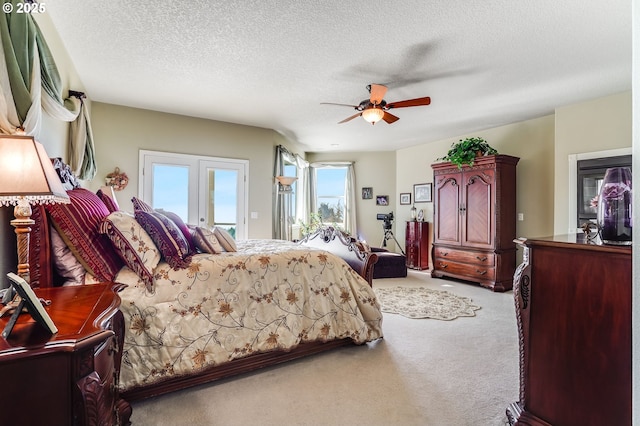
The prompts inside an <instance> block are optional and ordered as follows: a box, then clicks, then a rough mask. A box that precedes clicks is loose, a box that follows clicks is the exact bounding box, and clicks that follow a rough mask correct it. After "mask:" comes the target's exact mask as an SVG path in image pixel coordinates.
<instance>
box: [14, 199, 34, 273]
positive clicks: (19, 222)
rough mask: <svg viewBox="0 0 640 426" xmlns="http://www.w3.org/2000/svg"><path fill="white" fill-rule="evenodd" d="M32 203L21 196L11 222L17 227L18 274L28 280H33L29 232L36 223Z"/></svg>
mask: <svg viewBox="0 0 640 426" xmlns="http://www.w3.org/2000/svg"><path fill="white" fill-rule="evenodd" d="M31 213H32V210H31V205H30V204H29V202H28V201H27V200H26V199H24V198H21V199H20V201H18V204H17V205H16V206H15V208H14V209H13V215H14V216H15V219H13V220H12V221H11V222H10V223H11V225H12V226H13V227H14V228H16V238H17V242H18V245H17V249H18V275H19V276H20V277H21V278H22V279H24V280H25V281H26V282H28V283H30V282H31V276H30V273H29V238H30V236H29V234H30V233H31V225H33V224H35V222H34V221H33V219H31Z"/></svg>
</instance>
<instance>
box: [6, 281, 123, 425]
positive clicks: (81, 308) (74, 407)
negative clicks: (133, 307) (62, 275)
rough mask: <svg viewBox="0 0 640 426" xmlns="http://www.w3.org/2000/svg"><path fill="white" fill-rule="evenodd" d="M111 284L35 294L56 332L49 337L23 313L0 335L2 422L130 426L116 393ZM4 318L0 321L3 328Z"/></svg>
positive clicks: (119, 333) (117, 327) (118, 343)
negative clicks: (46, 302)
mask: <svg viewBox="0 0 640 426" xmlns="http://www.w3.org/2000/svg"><path fill="white" fill-rule="evenodd" d="M116 290H117V286H116V285H115V284H112V283H103V284H93V285H84V286H73V287H60V288H43V289H35V290H34V291H35V293H36V295H37V296H38V297H41V298H44V299H48V300H51V305H49V306H47V307H46V310H47V312H48V313H49V316H50V317H51V319H52V320H53V322H54V323H55V324H56V326H57V327H58V333H56V334H55V335H53V336H51V335H50V334H48V333H47V332H46V331H45V330H44V328H42V327H41V326H40V325H39V324H37V323H35V321H34V320H33V319H32V318H31V315H29V314H28V313H24V314H21V315H20V317H19V319H18V322H17V323H16V325H15V327H14V329H13V331H12V332H11V334H10V335H9V337H8V338H7V339H3V338H1V337H0V423H4V422H5V420H8V421H9V423H12V424H29V425H44V424H47V425H115V424H129V418H130V416H131V407H130V405H129V404H128V403H127V402H126V401H124V400H122V399H120V398H119V396H118V377H119V373H120V362H121V359H122V343H123V338H124V337H123V336H124V320H123V317H122V313H121V312H120V311H119V310H118V307H119V306H120V298H119V297H118V295H117V294H116V293H115V291H116ZM8 321H9V318H8V317H5V318H1V319H0V330H2V329H4V327H5V325H6V323H7V322H8Z"/></svg>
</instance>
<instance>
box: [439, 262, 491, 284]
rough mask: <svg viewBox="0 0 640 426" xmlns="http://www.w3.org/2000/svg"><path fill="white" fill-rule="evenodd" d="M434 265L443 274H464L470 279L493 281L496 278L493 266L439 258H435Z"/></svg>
mask: <svg viewBox="0 0 640 426" xmlns="http://www.w3.org/2000/svg"><path fill="white" fill-rule="evenodd" d="M434 267H435V269H436V270H438V271H441V272H443V273H445V274H451V275H458V276H465V277H467V278H465V279H469V280H471V281H475V280H478V281H487V280H488V281H493V280H495V279H496V269H495V268H494V267H493V266H486V265H470V264H465V263H458V262H451V261H450V260H445V259H442V258H440V259H436V260H435V265H434Z"/></svg>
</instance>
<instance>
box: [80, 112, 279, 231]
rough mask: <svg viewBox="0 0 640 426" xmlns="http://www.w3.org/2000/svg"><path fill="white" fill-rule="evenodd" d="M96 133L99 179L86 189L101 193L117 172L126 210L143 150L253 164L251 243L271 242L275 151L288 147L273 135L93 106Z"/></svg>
mask: <svg viewBox="0 0 640 426" xmlns="http://www.w3.org/2000/svg"><path fill="white" fill-rule="evenodd" d="M92 110H93V111H92V121H93V133H94V138H95V143H96V158H97V162H98V175H97V176H96V179H94V180H93V182H90V183H88V184H87V185H86V186H87V187H89V188H91V189H93V190H97V189H98V188H99V187H100V186H101V185H103V183H104V178H105V176H106V175H107V174H108V173H110V172H112V171H113V170H114V169H115V168H116V167H119V168H120V170H121V171H122V172H125V173H126V174H127V175H128V176H129V185H128V186H127V188H126V189H125V190H123V191H121V192H118V193H117V194H116V196H117V198H118V202H119V203H120V205H121V207H122V208H123V209H125V210H131V209H132V206H131V201H130V200H131V197H133V196H138V195H139V194H138V172H139V170H138V152H139V150H141V149H145V150H154V151H164V152H176V153H181V154H196V155H206V156H212V157H223V158H237V159H244V160H249V176H248V182H249V208H248V211H249V212H256V213H257V214H258V218H257V219H250V218H247V223H248V231H249V232H248V236H249V238H271V237H272V234H271V218H272V211H271V209H272V202H271V197H272V185H273V161H274V154H275V148H274V147H275V146H276V145H278V144H283V145H285V144H286V141H285V140H284V138H283V137H282V136H281V135H280V134H278V133H277V132H275V131H273V130H268V129H261V128H258V127H250V126H241V125H237V124H231V123H223V122H219V121H211V120H204V119H200V118H192V117H186V116H181V115H174V114H166V113H160V112H154V111H148V110H142V109H136V108H128V107H123V106H117V105H110V104H104V103H99V102H94V103H93V109H92Z"/></svg>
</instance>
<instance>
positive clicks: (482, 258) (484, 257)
mask: <svg viewBox="0 0 640 426" xmlns="http://www.w3.org/2000/svg"><path fill="white" fill-rule="evenodd" d="M476 259H478V260H479V261H480V262H484V261H485V260H487V256H482V257H480V256H476Z"/></svg>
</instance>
